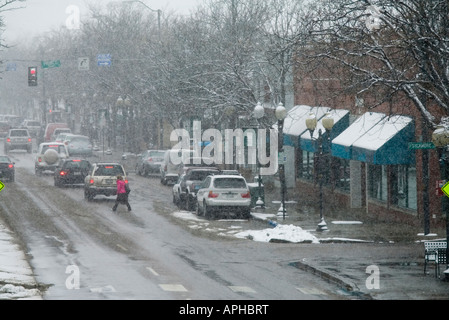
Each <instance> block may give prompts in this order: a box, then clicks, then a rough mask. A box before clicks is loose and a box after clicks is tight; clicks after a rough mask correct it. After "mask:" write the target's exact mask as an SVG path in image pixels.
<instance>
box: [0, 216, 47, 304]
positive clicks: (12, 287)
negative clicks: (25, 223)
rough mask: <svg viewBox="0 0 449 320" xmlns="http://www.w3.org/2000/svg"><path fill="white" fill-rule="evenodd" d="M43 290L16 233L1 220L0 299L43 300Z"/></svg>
mask: <svg viewBox="0 0 449 320" xmlns="http://www.w3.org/2000/svg"><path fill="white" fill-rule="evenodd" d="M41 299H42V296H41V292H40V290H39V285H38V283H37V282H36V280H35V278H34V274H33V270H32V269H31V267H30V265H29V264H28V261H27V260H26V256H25V254H24V252H23V251H22V248H21V247H20V246H19V245H18V244H17V243H16V241H15V238H14V233H13V232H11V231H10V230H9V229H8V228H7V227H6V226H5V225H4V224H3V223H2V222H1V221H0V300H41Z"/></svg>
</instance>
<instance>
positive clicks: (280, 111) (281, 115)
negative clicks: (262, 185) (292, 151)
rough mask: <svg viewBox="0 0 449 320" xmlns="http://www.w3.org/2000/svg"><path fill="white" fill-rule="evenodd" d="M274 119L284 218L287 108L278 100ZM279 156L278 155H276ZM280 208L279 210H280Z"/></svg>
mask: <svg viewBox="0 0 449 320" xmlns="http://www.w3.org/2000/svg"><path fill="white" fill-rule="evenodd" d="M275 115H276V119H277V120H278V147H279V150H278V152H279V154H280V155H282V159H281V161H279V180H280V183H281V208H282V219H283V220H285V215H286V212H287V211H286V208H285V197H286V192H287V190H286V189H287V188H286V185H285V166H284V159H283V154H284V120H285V117H286V116H287V110H286V109H285V107H284V105H283V104H282V103H281V102H280V103H279V105H278V106H277V108H276V111H275ZM278 158H279V156H278ZM281 208H280V209H279V211H281Z"/></svg>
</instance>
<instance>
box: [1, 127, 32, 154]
mask: <svg viewBox="0 0 449 320" xmlns="http://www.w3.org/2000/svg"><path fill="white" fill-rule="evenodd" d="M32 148H33V140H32V139H31V136H30V133H29V132H28V130H27V129H10V130H9V131H8V134H7V135H6V138H5V144H4V149H5V153H7V152H9V151H10V150H15V149H19V150H26V151H27V152H28V153H31V151H32Z"/></svg>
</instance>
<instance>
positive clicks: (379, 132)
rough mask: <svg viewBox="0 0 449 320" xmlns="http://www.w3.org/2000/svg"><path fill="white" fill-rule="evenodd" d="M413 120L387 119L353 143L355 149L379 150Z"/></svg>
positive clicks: (396, 116)
mask: <svg viewBox="0 0 449 320" xmlns="http://www.w3.org/2000/svg"><path fill="white" fill-rule="evenodd" d="M412 121H413V120H412V119H411V118H410V117H406V116H399V115H395V116H391V117H385V118H383V119H382V120H381V121H379V122H378V123H377V124H375V125H374V126H373V127H372V128H371V129H370V130H369V131H368V132H367V133H366V134H364V135H363V136H362V137H360V138H359V139H358V140H357V141H355V142H354V143H353V145H352V146H353V147H361V148H364V149H367V150H378V149H379V148H380V147H382V146H383V145H384V144H385V143H386V142H387V141H388V140H390V139H391V138H392V137H393V136H394V135H396V134H397V133H398V132H399V131H401V130H402V129H403V128H405V127H406V126H407V125H408V124H409V123H410V122H412Z"/></svg>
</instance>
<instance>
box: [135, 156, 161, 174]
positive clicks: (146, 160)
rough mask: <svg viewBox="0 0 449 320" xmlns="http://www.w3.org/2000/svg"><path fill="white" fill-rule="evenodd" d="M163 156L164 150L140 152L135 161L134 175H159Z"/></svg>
mask: <svg viewBox="0 0 449 320" xmlns="http://www.w3.org/2000/svg"><path fill="white" fill-rule="evenodd" d="M164 154H165V150H146V151H144V152H142V153H141V155H140V157H139V158H138V159H137V163H136V173H137V174H138V175H140V176H148V175H149V174H150V173H152V174H154V173H157V174H160V173H161V164H162V162H163V161H164Z"/></svg>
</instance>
